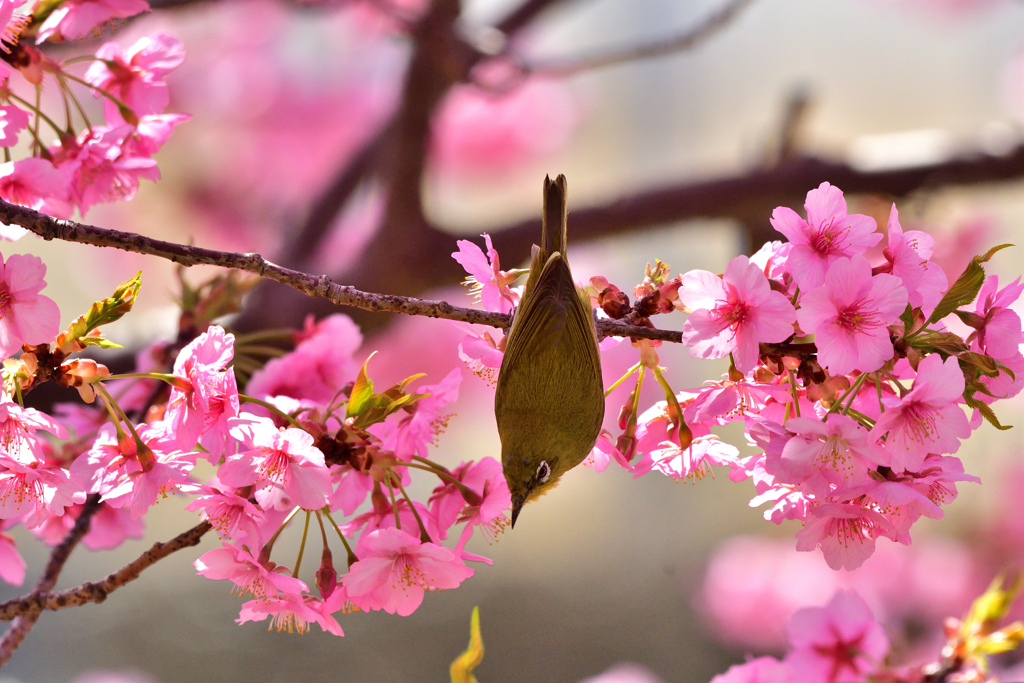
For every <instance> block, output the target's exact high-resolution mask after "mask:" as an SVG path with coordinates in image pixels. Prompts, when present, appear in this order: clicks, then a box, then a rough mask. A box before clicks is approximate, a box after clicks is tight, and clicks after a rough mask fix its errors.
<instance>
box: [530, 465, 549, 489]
mask: <svg viewBox="0 0 1024 683" xmlns="http://www.w3.org/2000/svg"><path fill="white" fill-rule="evenodd" d="M550 476H551V466H550V465H548V461H547V460H541V461H540V466H539V467H538V468H537V474H535V475H533V478H534V479H536V480H537V481H538V482H540V483H541V484H546V483H547V481H548V477H550Z"/></svg>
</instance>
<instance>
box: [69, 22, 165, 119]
mask: <svg viewBox="0 0 1024 683" xmlns="http://www.w3.org/2000/svg"><path fill="white" fill-rule="evenodd" d="M96 59H97V61H95V62H93V63H92V66H90V67H89V70H88V71H86V73H85V80H86V81H88V82H89V83H90V84H91V85H93V86H94V87H96V88H98V89H100V90H105V91H107V92H108V93H110V94H112V95H114V96H115V97H117V98H118V99H119V100H121V101H122V102H124V103H125V104H127V105H128V106H129V107H131V109H132V111H133V112H134V113H135V114H136V116H140V117H141V116H146V115H148V114H159V113H161V112H162V111H163V109H164V107H166V106H167V103H168V102H169V101H170V96H169V95H168V93H167V84H166V83H164V81H163V77H164V76H166V75H167V74H168V73H170V72H171V71H173V70H174V69H175V67H177V66H178V65H180V64H181V63H182V61H184V59H185V46H184V45H182V43H181V41H180V40H178V39H177V38H175V37H174V36H172V35H169V34H167V33H163V32H157V33H154V34H152V35H149V36H145V37H143V38H141V39H139V40H138V41H137V42H136V43H135V44H134V45H132V46H131V47H129V48H128V49H126V50H124V51H123V52H122V51H121V48H120V47H119V46H118V44H117V43H114V42H110V43H104V44H103V46H102V47H100V49H99V50H97V51H96ZM93 94H94V95H95V96H96V97H101V93H99V92H94V93H93ZM105 102H107V103H110V100H109V99H107V100H105ZM110 104H111V106H112V107H113V109H115V110H116V109H117V107H116V105H113V103H110Z"/></svg>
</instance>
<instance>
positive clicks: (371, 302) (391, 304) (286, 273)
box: [0, 199, 681, 342]
mask: <svg viewBox="0 0 1024 683" xmlns="http://www.w3.org/2000/svg"><path fill="white" fill-rule="evenodd" d="M0 222H3V223H6V224H7V225H20V226H21V227H23V228H25V229H27V230H29V231H31V232H33V233H35V234H36V235H39V236H40V237H42V238H43V239H45V240H53V239H59V240H63V241H65V242H78V243H81V244H91V245H93V246H96V247H112V248H114V249H122V250H124V251H132V252H135V253H138V254H149V255H151V256H159V257H160V258H165V259H167V260H169V261H172V262H174V263H177V264H179V265H182V266H186V267H190V266H196V265H210V266H220V267H221V268H232V269H234V270H244V271H246V272H249V273H254V274H255V275H259V276H260V277H264V278H267V279H270V280H275V281H277V282H280V283H281V284H283V285H287V286H289V287H291V288H292V289H295V290H298V291H300V292H302V293H303V294H305V295H306V296H310V297H323V298H325V299H327V300H328V301H331V302H332V303H335V304H337V305H339V306H352V307H354V308H360V309H362V310H364V311H373V312H390V313H405V314H407V315H422V316H427V317H430V318H444V319H446V320H458V321H461V322H466V323H473V324H478V325H488V326H490V327H501V328H504V327H508V325H509V323H510V321H511V318H510V316H508V315H505V314H503V313H492V312H490V311H481V310H479V309H475V308H462V307H460V306H453V305H452V304H450V303H448V302H447V301H432V300H429V299H416V298H413V297H408V296H396V295H392V294H378V293H375V292H362V291H360V290H358V289H356V288H355V287H349V286H346V285H339V284H336V283H335V282H333V281H332V280H331V279H330V278H329V277H327V276H326V275H311V274H309V273H303V272H301V271H297V270H292V269H290V268H285V267H283V266H279V265H277V264H275V263H271V262H270V261H267V260H266V259H265V258H263V257H262V256H260V255H259V254H255V253H249V254H240V253H236V252H230V251H215V250H213V249H204V248H202V247H194V246H191V245H187V244H176V243H174V242H165V241H164V240H157V239H152V238H150V237H145V236H143V235H138V234H136V233H132V232H122V231H120V230H110V229H108V228H98V227H96V226H94V225H85V224H82V223H76V222H74V221H63V220H59V219H56V218H53V217H51V216H47V215H46V214H44V213H40V212H38V211H35V210H34V209H29V208H26V207H23V206H18V205H17V204H11V203H9V202H7V201H4V200H2V199H0ZM598 330H599V331H600V332H601V333H602V334H603V335H604V336H617V337H626V336H629V337H635V338H637V339H656V340H661V341H672V342H680V341H681V335H680V333H679V332H673V331H671V330H657V329H651V328H647V327H633V326H628V325H623V324H621V323H619V322H617V321H614V320H600V321H598Z"/></svg>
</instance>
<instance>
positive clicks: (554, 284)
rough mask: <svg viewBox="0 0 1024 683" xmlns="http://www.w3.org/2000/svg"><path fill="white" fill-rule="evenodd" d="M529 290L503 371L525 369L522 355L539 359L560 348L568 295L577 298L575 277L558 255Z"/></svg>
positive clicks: (509, 341)
mask: <svg viewBox="0 0 1024 683" xmlns="http://www.w3.org/2000/svg"><path fill="white" fill-rule="evenodd" d="M527 289H528V292H527V294H526V295H525V296H524V297H523V300H522V301H521V302H520V304H519V310H517V311H516V315H515V321H514V322H513V324H512V329H511V330H510V331H509V336H508V341H507V345H506V347H505V357H504V358H503V359H502V368H503V369H505V368H518V367H524V366H523V365H521V364H520V363H519V360H520V357H521V356H523V354H526V353H530V354H535V356H534V357H536V355H539V354H541V353H543V352H544V351H546V350H548V349H550V348H552V347H553V346H555V345H556V344H558V343H559V341H560V340H561V338H562V333H563V332H564V330H565V324H566V318H567V315H568V308H567V304H568V305H570V306H571V303H570V299H569V297H568V296H567V294H569V293H571V296H573V297H575V296H576V293H575V290H576V285H575V284H573V281H572V275H571V274H570V272H569V268H568V266H566V264H565V260H564V259H563V258H562V255H561V254H558V253H555V254H552V255H551V256H550V257H548V260H547V262H546V263H545V264H544V267H543V269H542V270H541V271H540V275H539V276H538V277H537V280H536V284H535V285H534V286H533V287H532V288H530V287H527Z"/></svg>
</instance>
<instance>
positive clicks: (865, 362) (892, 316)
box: [796, 256, 907, 375]
mask: <svg viewBox="0 0 1024 683" xmlns="http://www.w3.org/2000/svg"><path fill="white" fill-rule="evenodd" d="M906 307H907V290H906V288H905V287H903V285H902V284H900V280H899V278H897V277H895V276H893V275H885V274H882V275H875V276H872V275H871V265H870V264H869V263H868V262H867V261H866V260H865V259H864V258H862V257H860V256H854V257H853V258H839V259H836V260H835V262H834V263H832V265H831V266H830V267H829V269H828V273H827V274H826V275H825V279H824V286H823V287H820V288H819V289H815V290H812V291H809V292H807V293H806V294H804V295H803V297H802V298H801V299H800V309H799V310H798V311H797V313H796V316H797V320H798V321H799V322H800V328H801V329H802V330H803V331H804V332H805V333H808V334H814V335H815V340H816V343H817V345H818V362H819V363H821V364H822V365H823V366H825V367H826V368H828V371H829V372H831V373H832V374H833V375H845V374H848V373H850V372H853V371H854V370H859V371H861V372H873V371H875V370H877V369H879V368H880V367H882V365H884V364H885V362H886V361H887V360H889V359H890V358H892V357H893V346H892V342H891V341H890V340H889V325H892V324H893V323H895V322H896V321H897V320H898V319H899V316H900V314H901V313H903V311H904V309H905V308H906Z"/></svg>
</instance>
